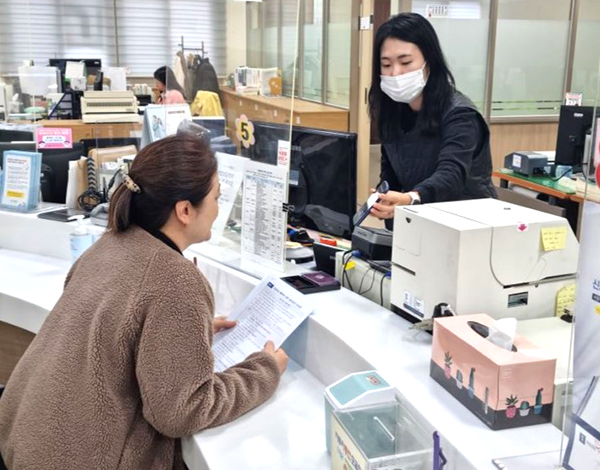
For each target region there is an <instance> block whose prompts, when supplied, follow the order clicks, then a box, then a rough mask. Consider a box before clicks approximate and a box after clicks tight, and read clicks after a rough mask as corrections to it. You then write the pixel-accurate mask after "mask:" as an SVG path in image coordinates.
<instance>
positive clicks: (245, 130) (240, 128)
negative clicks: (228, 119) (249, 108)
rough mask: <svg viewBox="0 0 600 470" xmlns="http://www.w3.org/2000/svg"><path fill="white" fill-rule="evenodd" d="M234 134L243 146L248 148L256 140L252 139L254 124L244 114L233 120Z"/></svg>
mask: <svg viewBox="0 0 600 470" xmlns="http://www.w3.org/2000/svg"><path fill="white" fill-rule="evenodd" d="M235 136H236V137H237V138H238V140H239V141H240V142H241V143H242V145H243V146H244V147H245V148H249V147H250V146H251V145H254V143H255V142H256V139H254V125H253V124H252V123H251V122H250V121H248V118H247V117H246V115H245V114H242V115H241V116H240V117H239V118H237V119H236V120H235Z"/></svg>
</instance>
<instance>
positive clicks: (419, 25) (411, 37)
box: [369, 13, 456, 142]
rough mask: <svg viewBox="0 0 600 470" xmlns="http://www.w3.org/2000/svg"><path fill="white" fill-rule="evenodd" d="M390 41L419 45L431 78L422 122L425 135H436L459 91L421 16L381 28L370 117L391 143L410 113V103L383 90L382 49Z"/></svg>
mask: <svg viewBox="0 0 600 470" xmlns="http://www.w3.org/2000/svg"><path fill="white" fill-rule="evenodd" d="M388 38H396V39H400V40H401V41H405V42H410V43H413V44H415V45H416V46H417V47H418V48H419V49H420V50H421V53H422V54H423V57H424V58H425V62H427V68H428V69H429V78H428V79H427V85H425V89H424V90H423V108H422V109H421V111H420V113H419V119H420V120H421V123H422V125H423V130H424V132H426V133H427V134H434V133H435V132H436V131H437V130H438V128H439V124H440V119H441V115H442V112H443V110H444V108H445V107H446V106H447V104H448V102H449V100H450V99H451V97H452V94H453V92H454V90H455V89H456V87H455V83H454V77H453V76H452V72H450V69H449V68H448V64H447V63H446V59H445V58H444V53H443V52H442V48H441V47H440V42H439V41H438V37H437V35H436V34H435V30H434V29H433V26H431V23H429V21H427V20H426V19H425V18H423V17H422V16H421V15H418V14H417V13H400V14H399V15H396V16H393V17H392V18H390V19H389V20H388V21H386V22H385V23H383V24H382V25H381V26H380V28H379V29H378V30H377V34H376V35H375V44H374V46H373V78H372V81H371V89H370V91H369V114H370V116H371V119H376V120H377V124H378V126H379V134H380V137H381V140H382V142H386V141H389V140H391V139H392V138H393V137H394V136H395V135H397V134H398V130H399V128H400V120H401V118H402V113H403V112H408V111H409V106H408V105H407V104H404V103H397V102H395V101H394V100H392V99H391V98H390V97H389V96H387V95H386V94H385V93H383V92H382V91H381V78H380V75H381V59H380V57H381V46H382V45H383V43H384V41H385V40H386V39H388Z"/></svg>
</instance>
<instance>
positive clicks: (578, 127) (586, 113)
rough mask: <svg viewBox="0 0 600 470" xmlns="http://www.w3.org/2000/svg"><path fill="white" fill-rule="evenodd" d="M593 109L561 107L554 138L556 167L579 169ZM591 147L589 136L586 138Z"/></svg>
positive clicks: (588, 107) (587, 107) (586, 107)
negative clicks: (564, 166) (556, 133)
mask: <svg viewBox="0 0 600 470" xmlns="http://www.w3.org/2000/svg"><path fill="white" fill-rule="evenodd" d="M593 116H594V108H593V107H591V106H561V107H560V120H559V123H558V136H557V138H556V157H555V163H556V164H557V165H570V166H572V167H574V168H575V171H578V170H580V169H581V166H582V163H583V157H584V149H585V148H586V136H587V135H589V133H590V130H591V128H592V120H593ZM587 139H588V145H591V135H590V136H589V137H588V138H587Z"/></svg>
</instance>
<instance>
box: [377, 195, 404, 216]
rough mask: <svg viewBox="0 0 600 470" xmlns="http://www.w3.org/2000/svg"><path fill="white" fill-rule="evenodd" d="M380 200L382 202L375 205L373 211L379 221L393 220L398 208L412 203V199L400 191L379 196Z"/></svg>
mask: <svg viewBox="0 0 600 470" xmlns="http://www.w3.org/2000/svg"><path fill="white" fill-rule="evenodd" d="M379 199H381V200H380V201H379V202H376V203H375V204H373V208H372V209H371V214H372V215H374V216H375V217H378V218H379V219H393V218H394V209H395V207H396V206H408V205H409V204H410V203H411V198H410V196H409V195H408V194H407V193H400V192H398V191H388V192H387V193H382V194H379Z"/></svg>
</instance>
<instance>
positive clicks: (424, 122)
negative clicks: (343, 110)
mask: <svg viewBox="0 0 600 470" xmlns="http://www.w3.org/2000/svg"><path fill="white" fill-rule="evenodd" d="M369 111H370V115H371V118H372V119H376V120H377V123H378V126H379V134H380V137H381V150H382V156H381V179H382V180H386V181H387V182H388V183H389V185H390V189H391V191H389V192H388V193H387V194H382V195H381V196H380V197H381V202H380V203H377V204H375V206H374V207H373V209H372V210H371V213H372V214H373V215H374V216H376V217H379V218H381V219H392V218H393V217H394V207H395V206H397V205H409V204H420V203H429V202H441V201H453V200H459V199H477V198H484V197H497V196H496V190H495V189H494V186H493V185H492V180H491V174H492V158H491V153H490V146H489V130H488V127H487V124H486V123H485V120H484V119H483V117H482V116H481V114H480V113H479V112H478V111H477V108H476V107H475V106H474V105H473V103H471V101H470V100H469V99H468V98H467V97H466V96H464V95H463V94H462V93H460V92H458V91H457V90H456V88H455V85H454V77H453V76H452V73H451V72H450V70H449V69H448V66H447V64H446V61H445V59H444V55H443V53H442V50H441V48H440V45H439V41H438V38H437V36H436V34H435V31H434V29H433V27H432V26H431V24H430V23H429V21H427V20H426V19H425V18H423V17H422V16H420V15H418V14H415V13H402V14H400V15H397V16H394V17H392V18H390V19H389V20H388V21H387V22H386V23H384V24H383V25H382V26H381V27H380V28H379V29H378V30H377V34H376V37H375V45H374V52H373V82H372V85H371V90H370V92H369ZM388 226H389V228H391V221H390V223H388Z"/></svg>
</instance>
